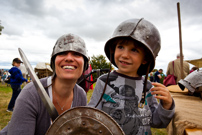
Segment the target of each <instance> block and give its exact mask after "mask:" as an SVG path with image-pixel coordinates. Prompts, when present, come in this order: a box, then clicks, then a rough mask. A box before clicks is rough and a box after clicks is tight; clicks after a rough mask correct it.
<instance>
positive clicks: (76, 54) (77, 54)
mask: <svg viewBox="0 0 202 135" xmlns="http://www.w3.org/2000/svg"><path fill="white" fill-rule="evenodd" d="M74 55H75V56H82V55H81V54H80V53H77V52H74Z"/></svg>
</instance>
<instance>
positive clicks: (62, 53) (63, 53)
mask: <svg viewBox="0 0 202 135" xmlns="http://www.w3.org/2000/svg"><path fill="white" fill-rule="evenodd" d="M58 55H61V56H62V55H66V52H60V53H58Z"/></svg>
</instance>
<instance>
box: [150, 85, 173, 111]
mask: <svg viewBox="0 0 202 135" xmlns="http://www.w3.org/2000/svg"><path fill="white" fill-rule="evenodd" d="M152 85H154V86H155V87H153V88H151V90H150V91H151V94H152V95H154V94H156V96H155V97H156V98H157V99H161V100H162V103H163V105H162V106H163V108H164V109H167V110H169V109H170V108H171V106H172V102H173V100H172V97H171V95H170V92H169V90H168V89H167V88H166V86H164V85H163V84H161V83H154V82H152Z"/></svg>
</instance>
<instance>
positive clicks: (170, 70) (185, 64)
mask: <svg viewBox="0 0 202 135" xmlns="http://www.w3.org/2000/svg"><path fill="white" fill-rule="evenodd" d="M183 57H184V56H183ZM189 69H190V68H189V63H188V62H186V61H183V73H184V77H186V76H187V75H188V74H189V72H190V71H189ZM170 74H173V61H170V62H169V63H168V67H167V72H166V75H167V76H168V75H170ZM174 76H176V77H177V79H176V84H177V82H178V81H179V80H180V79H184V78H181V64H180V54H177V59H176V60H174Z"/></svg>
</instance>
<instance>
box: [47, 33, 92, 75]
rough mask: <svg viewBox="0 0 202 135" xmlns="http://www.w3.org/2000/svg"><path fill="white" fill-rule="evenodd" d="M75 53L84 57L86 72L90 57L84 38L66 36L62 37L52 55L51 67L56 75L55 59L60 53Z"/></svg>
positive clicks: (71, 35) (72, 35)
mask: <svg viewBox="0 0 202 135" xmlns="http://www.w3.org/2000/svg"><path fill="white" fill-rule="evenodd" d="M66 51H74V52H78V53H80V54H82V55H83V57H84V70H86V69H87V68H88V55H87V49H86V45H85V42H84V40H83V39H82V38H80V37H79V36H77V35H74V34H65V35H63V36H61V37H60V38H59V39H58V40H57V41H56V43H55V46H54V47H53V52H52V55H51V61H50V63H51V64H50V66H51V68H52V69H53V72H54V74H55V63H54V62H55V57H56V55H57V54H58V53H61V52H66Z"/></svg>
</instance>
